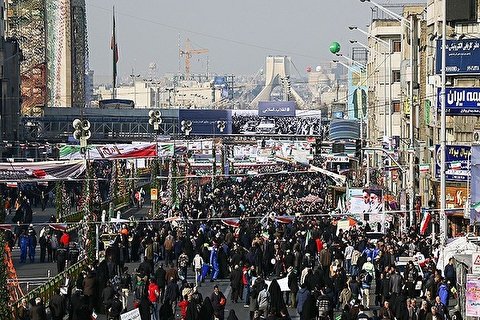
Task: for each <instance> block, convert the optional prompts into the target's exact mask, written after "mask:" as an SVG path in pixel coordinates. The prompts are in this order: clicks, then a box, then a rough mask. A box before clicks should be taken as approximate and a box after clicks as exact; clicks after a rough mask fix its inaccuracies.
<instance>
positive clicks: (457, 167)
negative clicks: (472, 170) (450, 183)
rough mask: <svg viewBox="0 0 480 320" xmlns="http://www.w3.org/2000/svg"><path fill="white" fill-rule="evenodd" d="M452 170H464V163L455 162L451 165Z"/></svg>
mask: <svg viewBox="0 0 480 320" xmlns="http://www.w3.org/2000/svg"><path fill="white" fill-rule="evenodd" d="M450 168H451V169H452V170H460V169H462V163H461V162H460V161H454V162H452V163H450Z"/></svg>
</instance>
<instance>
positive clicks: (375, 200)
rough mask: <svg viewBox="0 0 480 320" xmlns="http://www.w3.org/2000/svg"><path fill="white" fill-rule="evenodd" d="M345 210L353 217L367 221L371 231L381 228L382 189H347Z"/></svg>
mask: <svg viewBox="0 0 480 320" xmlns="http://www.w3.org/2000/svg"><path fill="white" fill-rule="evenodd" d="M347 211H348V213H349V214H350V215H352V216H353V217H354V218H356V219H359V220H362V221H364V222H365V223H368V224H369V225H370V227H371V228H372V230H373V231H377V230H380V229H382V227H381V226H382V222H384V221H385V217H384V214H383V191H382V190H380V189H348V192H347Z"/></svg>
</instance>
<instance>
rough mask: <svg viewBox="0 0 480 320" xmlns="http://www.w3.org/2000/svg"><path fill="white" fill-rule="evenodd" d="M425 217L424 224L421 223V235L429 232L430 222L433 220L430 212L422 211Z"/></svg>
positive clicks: (423, 218)
mask: <svg viewBox="0 0 480 320" xmlns="http://www.w3.org/2000/svg"><path fill="white" fill-rule="evenodd" d="M422 213H423V217H422V222H421V223H420V234H421V235H424V234H425V232H426V231H427V228H428V225H429V224H430V220H431V219H432V216H431V215H430V212H429V211H427V210H426V209H422Z"/></svg>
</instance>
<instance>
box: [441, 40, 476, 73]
mask: <svg viewBox="0 0 480 320" xmlns="http://www.w3.org/2000/svg"><path fill="white" fill-rule="evenodd" d="M445 51H446V59H445V64H446V68H445V69H446V70H445V71H446V73H447V74H464V73H468V74H480V39H462V40H447V41H446V46H445ZM435 60H436V72H437V74H439V73H441V72H442V40H437V56H436V59H435Z"/></svg>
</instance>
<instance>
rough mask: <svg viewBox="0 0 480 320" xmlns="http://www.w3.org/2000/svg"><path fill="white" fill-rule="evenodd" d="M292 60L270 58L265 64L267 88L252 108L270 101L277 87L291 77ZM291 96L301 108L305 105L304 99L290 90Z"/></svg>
mask: <svg viewBox="0 0 480 320" xmlns="http://www.w3.org/2000/svg"><path fill="white" fill-rule="evenodd" d="M291 63H292V61H291V58H290V57H287V56H268V57H267V61H266V63H265V87H264V88H263V89H262V91H260V93H259V94H258V95H257V96H256V97H255V99H253V100H252V102H251V103H250V106H251V107H253V108H256V107H257V106H258V102H259V101H270V95H271V94H272V91H273V89H274V88H275V87H276V86H279V85H281V79H285V78H287V77H289V76H290V64H291ZM290 94H291V96H292V97H293V99H294V100H295V102H296V103H297V106H298V107H299V108H301V107H303V106H304V105H305V102H304V101H303V99H302V97H300V95H299V94H298V93H297V92H296V91H295V89H293V88H290Z"/></svg>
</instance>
